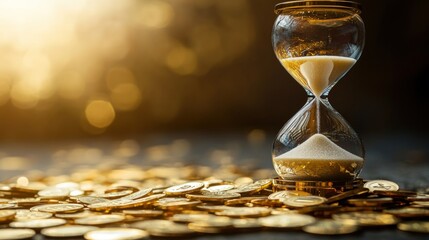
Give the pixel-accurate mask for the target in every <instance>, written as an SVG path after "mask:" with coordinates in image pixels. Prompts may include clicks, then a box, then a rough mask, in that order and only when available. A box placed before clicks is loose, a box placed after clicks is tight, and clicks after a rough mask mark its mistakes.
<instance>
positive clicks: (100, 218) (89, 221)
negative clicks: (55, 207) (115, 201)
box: [74, 214, 125, 226]
mask: <svg viewBox="0 0 429 240" xmlns="http://www.w3.org/2000/svg"><path fill="white" fill-rule="evenodd" d="M124 220H125V216H123V215H116V214H103V215H94V216H89V217H84V218H78V219H76V220H75V221H74V222H75V223H76V224H81V225H91V226H98V225H106V224H110V223H118V222H122V221H124Z"/></svg>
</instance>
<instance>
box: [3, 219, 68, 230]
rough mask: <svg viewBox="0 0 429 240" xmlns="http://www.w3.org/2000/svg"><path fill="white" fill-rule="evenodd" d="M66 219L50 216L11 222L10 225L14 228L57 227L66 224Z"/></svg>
mask: <svg viewBox="0 0 429 240" xmlns="http://www.w3.org/2000/svg"><path fill="white" fill-rule="evenodd" d="M66 223H67V222H66V220H64V219H59V218H48V219H34V220H28V221H21V222H11V223H10V224H9V226H10V227H13V228H32V229H39V228H48V227H56V226H61V225H64V224H66Z"/></svg>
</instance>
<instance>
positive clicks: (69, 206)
mask: <svg viewBox="0 0 429 240" xmlns="http://www.w3.org/2000/svg"><path fill="white" fill-rule="evenodd" d="M82 209H83V205H81V204H77V203H65V204H46V205H38V206H35V207H32V208H30V211H33V212H48V213H74V212H78V211H81V210H82Z"/></svg>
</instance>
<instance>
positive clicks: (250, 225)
mask: <svg viewBox="0 0 429 240" xmlns="http://www.w3.org/2000/svg"><path fill="white" fill-rule="evenodd" d="M232 225H233V226H234V228H238V229H259V228H262V225H261V223H260V222H259V219H257V218H241V219H233V220H232Z"/></svg>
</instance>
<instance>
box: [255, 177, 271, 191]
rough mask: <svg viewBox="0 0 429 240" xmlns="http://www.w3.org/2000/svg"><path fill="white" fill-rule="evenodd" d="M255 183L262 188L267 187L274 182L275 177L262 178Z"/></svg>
mask: <svg viewBox="0 0 429 240" xmlns="http://www.w3.org/2000/svg"><path fill="white" fill-rule="evenodd" d="M253 184H256V185H260V186H261V188H262V189H266V188H269V187H270V186H271V185H272V184H273V179H260V180H258V181H256V182H254V183H253Z"/></svg>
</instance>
